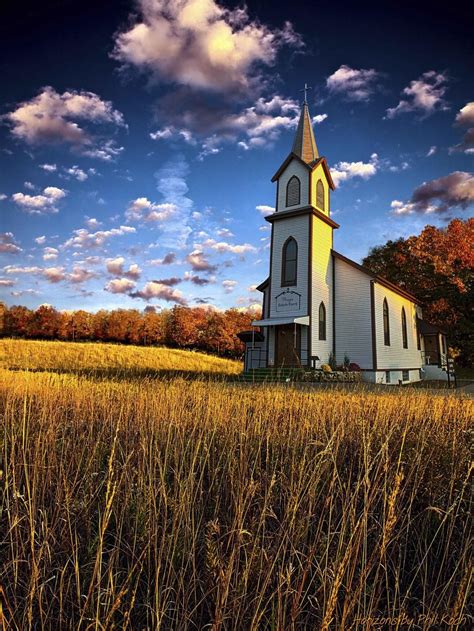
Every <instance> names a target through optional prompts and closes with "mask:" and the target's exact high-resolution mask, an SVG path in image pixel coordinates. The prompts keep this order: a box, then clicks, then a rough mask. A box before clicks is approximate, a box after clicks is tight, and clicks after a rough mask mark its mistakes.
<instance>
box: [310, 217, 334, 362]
mask: <svg viewBox="0 0 474 631" xmlns="http://www.w3.org/2000/svg"><path fill="white" fill-rule="evenodd" d="M311 221H312V222H313V258H312V278H311V281H312V282H311V286H312V291H311V300H312V303H313V305H312V310H311V335H312V339H311V355H312V356H313V357H319V359H320V361H321V362H322V363H327V362H328V360H329V354H330V353H331V351H332V348H333V342H332V338H333V304H332V280H333V279H332V266H333V260H332V255H331V247H332V228H331V226H328V225H327V224H326V223H324V222H323V221H321V219H318V218H317V217H311ZM321 302H324V306H325V307H326V340H320V339H319V305H320V304H321Z"/></svg>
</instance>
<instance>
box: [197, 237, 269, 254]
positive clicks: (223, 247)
mask: <svg viewBox="0 0 474 631" xmlns="http://www.w3.org/2000/svg"><path fill="white" fill-rule="evenodd" d="M202 247H203V248H209V249H211V250H215V251H216V252H219V253H223V252H231V253H232V254H246V253H247V252H256V251H257V248H256V247H254V246H253V245H250V243H242V244H241V245H233V244H231V243H227V242H226V241H215V240H214V239H207V240H206V241H204V242H203V243H202Z"/></svg>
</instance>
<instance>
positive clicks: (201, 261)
mask: <svg viewBox="0 0 474 631" xmlns="http://www.w3.org/2000/svg"><path fill="white" fill-rule="evenodd" d="M186 261H187V262H188V263H189V264H190V265H191V267H192V268H193V270H194V271H195V272H215V271H216V270H217V266H216V265H212V264H211V263H210V262H209V260H208V259H207V257H206V256H205V255H204V252H203V251H202V250H200V249H195V250H193V251H192V252H190V253H189V254H188V255H187V256H186Z"/></svg>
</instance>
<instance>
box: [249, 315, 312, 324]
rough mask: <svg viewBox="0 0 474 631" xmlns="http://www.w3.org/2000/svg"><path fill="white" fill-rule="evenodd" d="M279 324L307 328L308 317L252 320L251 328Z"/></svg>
mask: <svg viewBox="0 0 474 631" xmlns="http://www.w3.org/2000/svg"><path fill="white" fill-rule="evenodd" d="M279 324H302V325H303V326H309V316H299V317H293V318H290V317H287V318H267V319H266V320H254V321H253V322H252V326H278V325H279Z"/></svg>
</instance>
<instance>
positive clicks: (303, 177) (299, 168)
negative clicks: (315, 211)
mask: <svg viewBox="0 0 474 631" xmlns="http://www.w3.org/2000/svg"><path fill="white" fill-rule="evenodd" d="M293 175H296V177H297V178H299V180H300V184H301V189H300V203H299V204H296V205H294V206H290V207H287V206H286V186H287V184H288V180H289V179H290V178H291V177H292V176H293ZM308 196H309V171H308V169H307V168H306V167H305V166H304V165H303V164H301V162H300V161H299V160H292V161H291V162H290V163H289V164H288V166H287V167H286V169H285V170H284V171H283V173H282V174H281V175H280V177H279V179H278V204H277V208H276V209H277V211H280V210H296V209H297V208H301V207H302V206H307V205H308V203H309V200H308Z"/></svg>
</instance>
